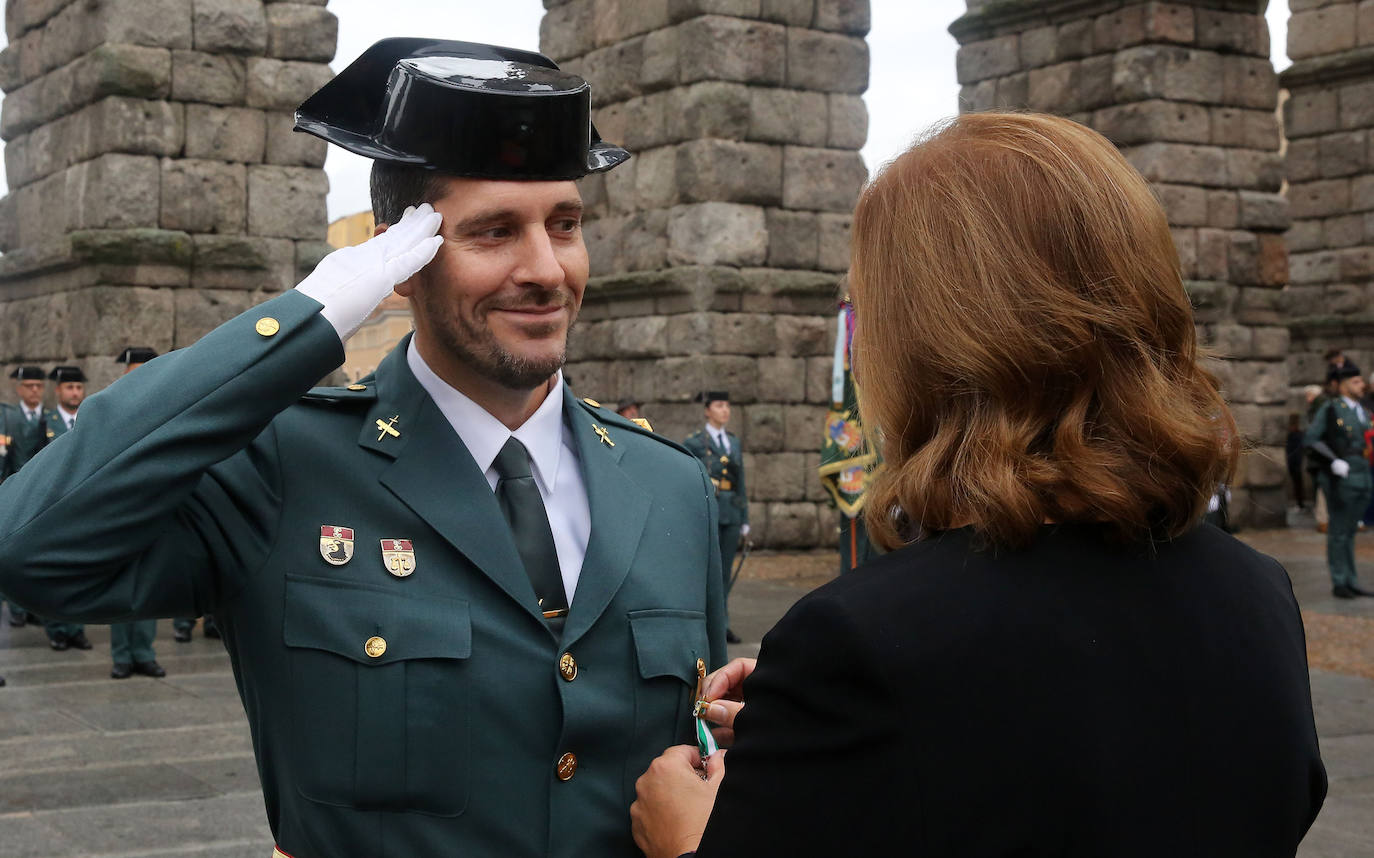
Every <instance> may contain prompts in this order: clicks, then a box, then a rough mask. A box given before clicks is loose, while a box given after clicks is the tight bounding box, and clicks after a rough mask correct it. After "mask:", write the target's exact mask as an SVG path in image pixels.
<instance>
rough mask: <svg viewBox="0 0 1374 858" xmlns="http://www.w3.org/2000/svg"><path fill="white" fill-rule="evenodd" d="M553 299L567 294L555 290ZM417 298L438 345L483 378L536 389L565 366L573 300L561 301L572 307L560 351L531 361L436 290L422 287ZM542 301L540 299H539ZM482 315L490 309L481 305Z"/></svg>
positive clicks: (573, 317) (573, 320) (574, 318)
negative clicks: (438, 296) (505, 346)
mask: <svg viewBox="0 0 1374 858" xmlns="http://www.w3.org/2000/svg"><path fill="white" fill-rule="evenodd" d="M546 294H548V295H550V296H551V299H552V300H550V301H544V302H542V303H541V306H542V305H544V304H548V303H552V301H554V300H559V299H560V298H561V296H562V295H563V293H561V292H556V291H551V292H549V293H546ZM416 297H417V298H418V299H419V301H420V303H421V304H422V305H423V306H424V309H425V315H426V316H427V317H428V318H429V319H431V320H432V324H431V328H432V330H433V334H434V337H435V339H437V340H438V345H439V346H440V347H441V348H443V349H444V350H445V351H447V352H448V353H450V354H452V355H454V356H456V357H457V358H458V359H459V360H461V361H462V362H463V363H464V364H466V365H467V366H469V367H471V368H472V369H473V370H474V371H475V372H477V374H478V375H481V376H482V377H483V378H486V379H489V380H491V381H494V382H496V383H497V384H499V385H501V386H502V387H505V388H508V389H510V390H534V389H535V388H537V387H539V386H540V385H543V384H546V383H547V382H548V380H549V379H550V378H551V377H552V376H553V374H554V373H556V372H558V370H560V369H562V368H563V364H564V363H566V362H567V358H568V336H570V335H571V334H572V329H573V325H574V324H576V322H577V309H576V307H574V306H573V305H572V303H571V302H570V301H566V300H562V301H559V303H561V304H563V305H564V306H566V307H567V308H568V327H567V330H566V331H564V336H563V344H562V347H561V348H560V349H559V350H558V354H557V355H555V356H552V357H550V358H548V359H546V360H530V359H528V358H524V357H521V356H519V355H515V354H512V353H511V352H509V351H507V350H506V349H505V348H504V347H502V345H501V344H500V343H499V342H498V341H497V340H496V337H495V336H493V335H492V332H491V328H490V327H488V326H486V325H483V324H481V323H480V322H470V321H469V320H468V319H466V318H464V317H463V315H462V314H461V313H460V312H459V311H458V309H457V308H456V307H455V306H454V305H453V304H450V303H448V302H445V301H442V300H436V296H435V293H434V292H433V291H431V290H428V289H421V290H419V291H418V292H417V294H416ZM536 303H540V302H536ZM476 310H477V312H478V313H479V314H483V315H485V313H486V312H488V311H489V310H490V308H488V307H484V306H483V305H481V304H479V305H478V306H477V308H476Z"/></svg>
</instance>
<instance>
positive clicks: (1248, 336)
mask: <svg viewBox="0 0 1374 858" xmlns="http://www.w3.org/2000/svg"><path fill="white" fill-rule="evenodd" d="M1211 332H1212V340H1211V342H1209V343H1208V347H1209V348H1211V349H1212V350H1213V351H1215V352H1216V353H1217V354H1218V355H1220V356H1221V357H1223V358H1232V359H1234V358H1248V357H1251V356H1252V355H1253V353H1254V349H1253V345H1254V338H1255V337H1254V332H1253V331H1252V330H1251V329H1250V328H1249V327H1248V326H1246V325H1237V324H1234V323H1231V324H1221V325H1213V326H1212V329H1211Z"/></svg>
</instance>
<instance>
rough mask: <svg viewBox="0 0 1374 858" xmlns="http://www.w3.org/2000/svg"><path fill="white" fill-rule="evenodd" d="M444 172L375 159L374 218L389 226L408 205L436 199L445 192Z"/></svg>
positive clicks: (373, 184)
mask: <svg viewBox="0 0 1374 858" xmlns="http://www.w3.org/2000/svg"><path fill="white" fill-rule="evenodd" d="M444 176H445V174H444V173H440V172H437V171H435V170H427V169H425V168H424V167H414V166H411V165H409V164H396V163H392V162H390V161H373V162H372V178H371V181H370V182H369V183H368V184H369V190H370V191H371V194H372V218H373V220H374V221H375V222H376V223H379V224H380V223H384V224H387V225H388V226H390V225H391V224H394V223H396V222H397V221H398V220H400V219H401V214H402V212H404V211H405V210H406V206H418V205H420V204H421V203H434V202H437V201H438V200H439V199H440V198H441V197H443V195H444V183H443V181H442V180H443V178H444Z"/></svg>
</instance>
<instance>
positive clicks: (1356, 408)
mask: <svg viewBox="0 0 1374 858" xmlns="http://www.w3.org/2000/svg"><path fill="white" fill-rule="evenodd" d="M1341 399H1342V400H1344V401H1345V404H1346V405H1347V406H1349V408H1350V410H1351V411H1353V412H1355V413H1356V414H1358V415H1359V416H1360V422H1361V423H1363V422H1364V421H1365V416H1364V406H1363V405H1361V404H1360V403H1358V402H1356V401H1355V400H1353V399H1351V398H1350V397H1348V396H1342V397H1341Z"/></svg>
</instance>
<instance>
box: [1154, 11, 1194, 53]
mask: <svg viewBox="0 0 1374 858" xmlns="http://www.w3.org/2000/svg"><path fill="white" fill-rule="evenodd" d="M1144 26H1145V37H1146V38H1147V39H1149V40H1150V41H1158V42H1176V43H1178V44H1183V45H1186V44H1191V43H1192V42H1193V41H1195V39H1196V16H1195V13H1194V10H1193V7H1192V6H1187V5H1184V4H1181V3H1153V2H1152V3H1149V4H1148V5H1146V7H1145V10H1144Z"/></svg>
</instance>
